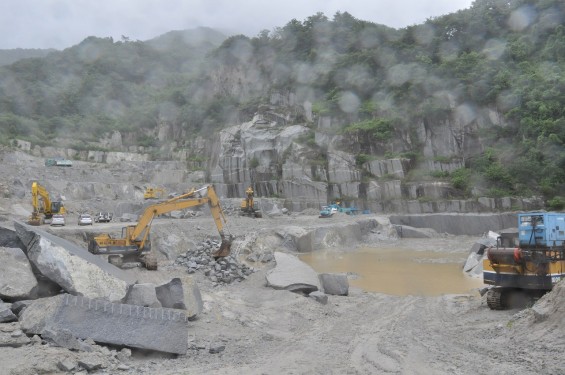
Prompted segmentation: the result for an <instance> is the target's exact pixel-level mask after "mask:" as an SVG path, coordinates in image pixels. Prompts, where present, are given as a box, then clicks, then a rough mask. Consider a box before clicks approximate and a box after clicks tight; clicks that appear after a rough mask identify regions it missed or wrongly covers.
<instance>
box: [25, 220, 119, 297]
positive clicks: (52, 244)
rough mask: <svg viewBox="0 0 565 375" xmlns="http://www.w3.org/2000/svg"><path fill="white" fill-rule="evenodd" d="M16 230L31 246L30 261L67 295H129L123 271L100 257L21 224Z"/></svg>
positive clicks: (28, 251)
mask: <svg viewBox="0 0 565 375" xmlns="http://www.w3.org/2000/svg"><path fill="white" fill-rule="evenodd" d="M15 227H16V232H17V233H18V235H19V236H20V239H21V240H22V242H23V243H24V245H26V247H27V254H28V258H29V260H30V261H31V262H32V263H33V264H34V265H35V267H36V268H37V269H38V270H39V272H40V273H41V274H42V275H43V276H45V277H47V278H48V279H49V280H51V281H53V282H55V283H56V284H58V285H59V286H60V287H61V288H62V289H64V290H65V291H66V292H68V293H70V294H73V295H82V296H85V297H89V298H105V299H109V300H110V301H121V300H122V299H123V298H124V297H125V296H126V293H127V287H128V285H129V283H128V282H127V281H126V278H118V277H116V275H121V274H122V272H123V271H121V270H119V269H117V268H116V267H113V266H112V265H110V264H108V263H106V262H104V263H103V264H100V263H99V262H100V261H101V259H100V258H98V257H95V256H93V255H92V254H90V253H88V251H86V250H84V249H81V248H79V247H78V246H76V245H73V244H70V243H69V244H67V243H66V242H63V241H62V240H61V239H57V238H56V237H55V236H52V235H51V236H50V235H48V234H47V233H43V232H42V231H39V230H37V229H30V228H29V227H27V226H24V225H21V224H19V223H15ZM36 232H37V233H36ZM95 262H98V264H97V263H95Z"/></svg>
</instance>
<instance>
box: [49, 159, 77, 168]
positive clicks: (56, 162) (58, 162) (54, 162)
mask: <svg viewBox="0 0 565 375" xmlns="http://www.w3.org/2000/svg"><path fill="white" fill-rule="evenodd" d="M45 166H46V167H72V166H73V162H72V161H71V160H69V159H64V158H48V159H45Z"/></svg>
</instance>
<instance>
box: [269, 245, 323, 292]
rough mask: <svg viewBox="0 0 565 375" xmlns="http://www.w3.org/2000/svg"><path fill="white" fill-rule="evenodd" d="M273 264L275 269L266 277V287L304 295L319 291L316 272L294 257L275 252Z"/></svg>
mask: <svg viewBox="0 0 565 375" xmlns="http://www.w3.org/2000/svg"><path fill="white" fill-rule="evenodd" d="M275 262H276V266H275V268H273V269H272V270H270V271H268V272H267V275H266V277H267V285H268V286H270V287H272V288H275V289H285V290H290V291H292V292H300V293H305V294H309V293H311V292H315V291H317V290H320V281H319V280H318V274H317V273H316V271H314V269H313V268H312V267H310V266H309V265H307V264H306V263H304V262H302V261H301V260H300V259H298V258H297V257H296V256H294V255H291V254H286V253H281V252H275Z"/></svg>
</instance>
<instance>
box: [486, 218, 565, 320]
mask: <svg viewBox="0 0 565 375" xmlns="http://www.w3.org/2000/svg"><path fill="white" fill-rule="evenodd" d="M563 279H565V213H555V212H527V213H521V214H518V233H517V236H514V237H511V236H500V237H499V238H498V240H497V245H496V246H491V247H489V248H487V249H486V257H485V258H484V259H483V282H484V283H485V284H487V285H492V287H491V288H490V289H489V290H488V291H487V305H488V307H489V308H490V309H492V310H504V309H507V308H512V307H514V306H518V305H523V304H529V303H532V302H534V301H535V300H537V299H539V298H540V297H541V296H542V295H543V294H545V293H546V292H548V291H550V290H551V289H552V288H553V286H554V285H555V284H557V283H558V282H559V281H561V280H563Z"/></svg>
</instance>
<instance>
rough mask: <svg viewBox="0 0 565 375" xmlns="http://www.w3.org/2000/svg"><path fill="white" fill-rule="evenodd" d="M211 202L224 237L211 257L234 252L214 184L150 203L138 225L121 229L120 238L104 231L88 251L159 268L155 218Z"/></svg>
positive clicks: (116, 260)
mask: <svg viewBox="0 0 565 375" xmlns="http://www.w3.org/2000/svg"><path fill="white" fill-rule="evenodd" d="M204 204H208V205H209V207H210V212H211V214H212V217H213V218H214V222H215V224H216V227H217V229H218V232H219V233H220V238H221V240H222V242H221V245H220V249H219V250H218V251H216V252H215V253H214V254H212V256H213V257H214V258H216V259H217V258H221V257H226V256H228V255H229V254H230V251H231V242H232V235H231V234H226V233H224V223H225V222H226V218H225V216H224V213H223V211H222V208H221V207H220V200H219V198H218V196H217V195H216V192H215V190H214V187H213V186H212V185H208V186H205V187H203V188H201V189H198V190H195V189H192V190H191V191H189V192H187V193H185V194H182V195H179V196H177V197H175V198H172V199H169V200H167V201H164V202H160V203H156V204H152V205H150V206H148V207H147V208H146V209H145V211H144V212H143V214H142V215H141V216H140V218H139V221H138V222H137V224H136V225H129V226H126V227H124V228H122V234H121V237H119V238H112V237H111V236H110V234H108V233H103V234H100V235H97V236H95V237H94V238H93V239H92V240H90V241H89V244H88V251H89V252H91V253H93V254H105V255H108V261H109V262H110V263H112V264H114V265H116V266H118V267H120V266H121V265H122V264H123V263H124V262H141V263H142V264H143V265H144V266H145V268H147V269H148V270H156V269H157V258H156V256H155V254H154V253H153V252H152V251H151V239H150V233H149V232H150V230H151V224H152V223H153V220H154V219H155V218H156V217H157V216H159V215H162V214H165V213H168V212H171V211H175V210H182V209H185V208H190V207H196V206H201V205H204Z"/></svg>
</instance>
